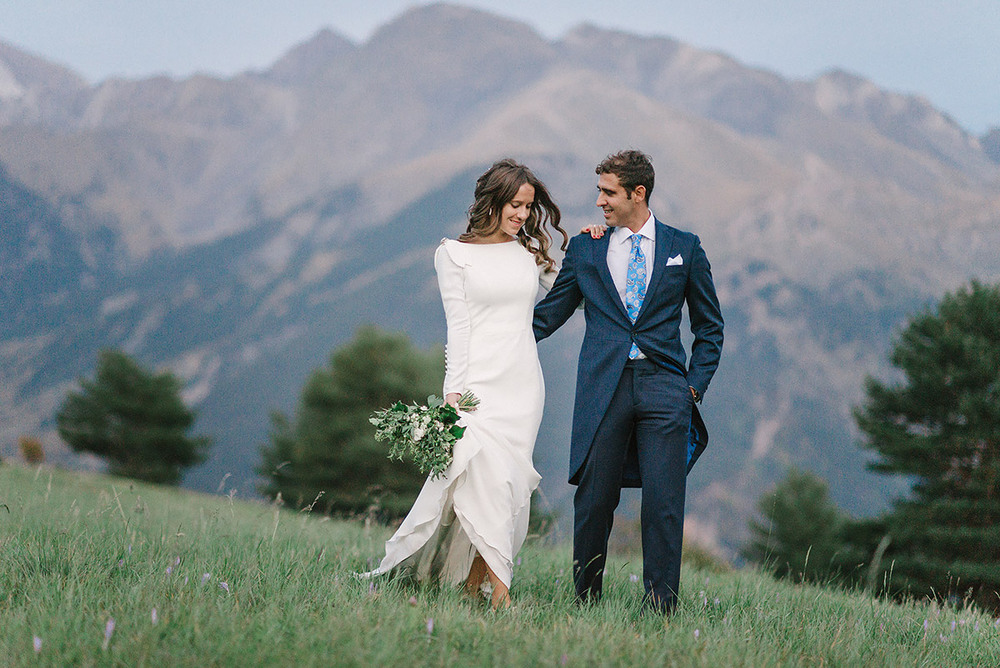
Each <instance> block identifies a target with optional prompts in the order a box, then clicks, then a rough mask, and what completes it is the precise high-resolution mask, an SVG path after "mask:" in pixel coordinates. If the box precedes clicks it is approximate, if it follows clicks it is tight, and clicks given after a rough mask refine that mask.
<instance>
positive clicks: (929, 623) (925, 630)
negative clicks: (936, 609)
mask: <svg viewBox="0 0 1000 668" xmlns="http://www.w3.org/2000/svg"><path fill="white" fill-rule="evenodd" d="M930 628H931V622H930V620H929V619H925V620H924V633H927V631H928V630H930Z"/></svg>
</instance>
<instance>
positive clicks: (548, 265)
mask: <svg viewBox="0 0 1000 668" xmlns="http://www.w3.org/2000/svg"><path fill="white" fill-rule="evenodd" d="M525 183H529V184H531V186H532V187H533V188H534V189H535V202H534V204H533V205H532V206H531V213H530V214H528V219H527V220H525V221H524V225H522V226H521V229H520V230H518V232H517V240H518V242H519V243H520V244H521V245H522V246H524V247H525V248H527V249H528V250H529V251H531V253H532V254H533V255H534V256H535V262H536V263H537V264H538V265H539V266H541V267H545V271H552V268H553V267H554V266H555V262H554V261H553V260H552V258H551V257H549V248H550V247H551V246H552V235H551V234H550V233H549V228H550V227H551V228H552V229H554V230H556V231H557V232H559V234H561V235H562V238H563V241H562V245H561V246H560V248H561V249H562V250H564V251H565V250H566V245H567V244H568V243H569V235H568V234H566V231H565V230H563V228H562V227H560V226H559V220H560V217H561V216H560V213H559V207H557V206H556V204H555V202H553V201H552V197H551V196H550V195H549V191H548V188H546V187H545V184H544V183H542V182H541V181H539V180H538V177H537V176H535V175H534V174H533V173H532V172H531V170H530V169H528V168H527V167H525V166H524V165H522V164H520V163H518V162H515V161H513V160H511V159H510V158H504V159H503V160H498V161H497V162H495V163H493V166H492V167H490V168H489V169H487V170H486V172H485V173H484V174H483V175H482V176H480V177H479V179H478V180H477V181H476V191H475V201H474V202H473V203H472V206H470V207H469V225H468V227H467V228H466V229H465V234H463V235H461V236H460V237H458V240H459V241H467V242H468V241H474V240H476V239H480V238H483V237H489V236H491V235H492V234H494V233H495V232H496V231H497V230H498V229H499V228H500V214H501V212H502V211H503V207H504V205H505V204H507V203H508V202H510V201H511V200H512V199H514V196H515V195H517V191H518V189H519V188H520V187H521V186H523V185H524V184H525Z"/></svg>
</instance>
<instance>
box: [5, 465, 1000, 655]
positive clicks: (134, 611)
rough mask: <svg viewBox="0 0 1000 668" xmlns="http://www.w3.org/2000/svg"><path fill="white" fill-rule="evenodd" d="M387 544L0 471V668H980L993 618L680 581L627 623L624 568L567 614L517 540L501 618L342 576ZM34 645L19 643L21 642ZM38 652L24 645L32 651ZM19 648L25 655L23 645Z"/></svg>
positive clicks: (157, 492) (751, 579)
mask: <svg viewBox="0 0 1000 668" xmlns="http://www.w3.org/2000/svg"><path fill="white" fill-rule="evenodd" d="M387 535H388V531H387V530H386V529H385V528H383V527H377V526H376V527H366V526H365V525H364V523H362V522H341V521H331V520H328V519H326V518H321V517H315V516H309V515H307V514H303V513H296V512H292V511H287V510H276V509H275V508H272V507H268V506H264V505H260V504H254V503H244V502H240V501H238V500H235V499H230V498H225V497H212V496H203V495H197V494H193V493H190V492H181V491H175V490H168V489H162V488H157V487H152V486H148V485H142V484H137V483H133V482H131V481H128V480H124V479H117V478H109V477H102V476H93V475H81V474H73V473H67V472H64V471H58V470H49V469H47V468H40V469H39V468H34V469H28V468H19V467H12V466H10V465H2V466H0V620H2V625H0V628H2V633H0V664H2V665H5V666H8V665H10V666H22V665H24V666H27V665H32V666H34V665H53V666H62V665H81V666H90V665H102V666H103V665H125V666H145V665H154V666H187V665H190V666H196V665H197V666H203V665H218V666H238V665H268V666H287V665H303V666H311V665H315V666H329V665H348V666H350V665H359V666H360V665H461V666H469V665H543V666H546V665H548V666H559V665H569V666H573V665H576V666H592V665H677V666H762V665H764V666H772V665H833V666H837V665H841V666H861V665H864V666H908V665H912V666H949V665H962V666H966V665H980V666H986V665H996V663H995V662H996V657H998V656H1000V628H998V626H1000V622H994V620H993V619H991V618H990V617H988V616H987V615H984V614H981V613H978V612H976V611H973V610H951V609H942V608H940V607H938V606H935V605H917V604H910V605H894V604H890V603H887V602H885V601H882V600H876V599H872V598H868V597H865V596H863V595H853V594H846V593H840V592H832V591H826V590H823V589H820V588H816V587H811V586H792V585H789V584H785V583H780V582H776V581H774V580H772V579H770V578H768V577H766V576H763V575H761V574H759V573H757V572H754V571H738V572H731V573H720V572H714V571H710V570H704V569H698V568H696V567H694V566H689V567H687V568H685V570H684V573H683V583H682V587H683V592H682V600H681V606H680V609H679V612H678V613H677V614H676V615H674V616H673V617H671V618H669V621H668V622H667V623H666V624H665V623H664V621H663V619H662V618H659V617H657V616H654V615H643V614H642V613H641V610H640V606H639V603H640V597H641V586H640V584H639V583H638V582H634V581H633V579H636V578H633V577H632V576H634V575H638V574H639V573H640V565H639V563H638V561H637V560H636V561H631V562H629V561H624V560H618V561H617V562H616V563H615V565H614V568H613V572H611V573H610V575H609V577H608V578H607V583H608V584H607V585H606V587H607V592H606V593H607V595H606V597H605V601H604V602H603V603H602V604H601V605H599V606H596V607H592V608H578V607H576V606H575V605H574V604H573V601H572V597H571V590H570V583H569V577H568V571H569V569H568V566H569V551H568V548H567V547H565V546H556V547H550V546H545V545H542V544H533V545H532V544H529V546H528V547H526V548H525V550H524V551H523V552H522V563H521V564H520V566H519V567H518V568H517V569H516V571H515V581H514V585H513V588H512V592H511V593H512V596H513V598H514V601H515V608H514V609H513V610H511V611H507V612H502V613H491V612H489V611H487V610H486V609H483V608H482V607H480V606H478V605H476V604H473V603H470V602H467V601H466V600H464V599H462V598H461V597H460V596H459V595H458V594H457V593H456V592H454V591H451V590H438V589H435V588H419V587H414V586H408V585H404V584H402V583H398V582H388V581H384V580H383V581H379V582H377V583H376V584H375V585H374V586H372V585H371V584H370V583H368V582H363V581H359V580H357V579H356V578H354V577H353V576H352V573H353V572H354V571H358V570H363V569H366V568H368V567H369V566H371V565H372V564H373V563H374V560H375V559H377V558H378V557H380V556H381V549H382V548H381V544H382V541H383V540H384V539H385V538H386V537H387ZM36 638H37V640H36ZM39 643H40V647H39ZM36 648H37V649H36Z"/></svg>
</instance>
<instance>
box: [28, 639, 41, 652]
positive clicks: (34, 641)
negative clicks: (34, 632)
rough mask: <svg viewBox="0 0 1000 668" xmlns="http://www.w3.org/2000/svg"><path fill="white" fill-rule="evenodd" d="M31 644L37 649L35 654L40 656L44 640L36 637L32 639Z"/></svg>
mask: <svg viewBox="0 0 1000 668" xmlns="http://www.w3.org/2000/svg"><path fill="white" fill-rule="evenodd" d="M31 644H32V645H34V647H35V654H38V653H39V652H41V651H42V639H41V638H39V637H38V636H35V637H33V638H32V639H31Z"/></svg>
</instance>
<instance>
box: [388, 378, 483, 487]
mask: <svg viewBox="0 0 1000 668" xmlns="http://www.w3.org/2000/svg"><path fill="white" fill-rule="evenodd" d="M478 404H479V400H478V399H476V397H475V395H473V394H472V393H471V392H466V393H465V394H463V395H462V396H461V397H460V398H459V400H458V410H465V411H467V410H470V409H471V410H475V407H476V406H477V405H478ZM458 410H456V409H455V407H454V406H451V405H449V404H446V403H444V400H443V399H441V397H435V396H433V395H432V396H429V397H427V403H426V404H422V405H419V406H418V405H417V404H416V403H415V402H414V403H412V404H410V405H409V406H407V405H406V404H404V403H403V402H402V401H397V402H396V403H394V404H393V405H392V406H390V407H389V408H385V409H382V410H378V411H375V412H374V413H372V416H371V418H369V420H368V421H369V422H371V423H372V424H373V425H375V440H376V441H385V442H387V443H388V444H389V458H390V459H398V460H399V461H401V462H402V461H412V462H413V464H414V466H416V467H417V469H418V470H419V471H420V472H421V473H424V474H429V475H430V476H431V478H435V479H436V478H439V477H441V476H443V475H444V474H445V472H446V471H447V470H448V467H449V466H451V460H452V456H453V452H454V450H455V441H457V440H458V439H460V438H462V435H463V434H464V433H465V427H462V426H460V425H458V424H456V423H457V422H458V421H459V419H461V416H460V415H459V414H458Z"/></svg>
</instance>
